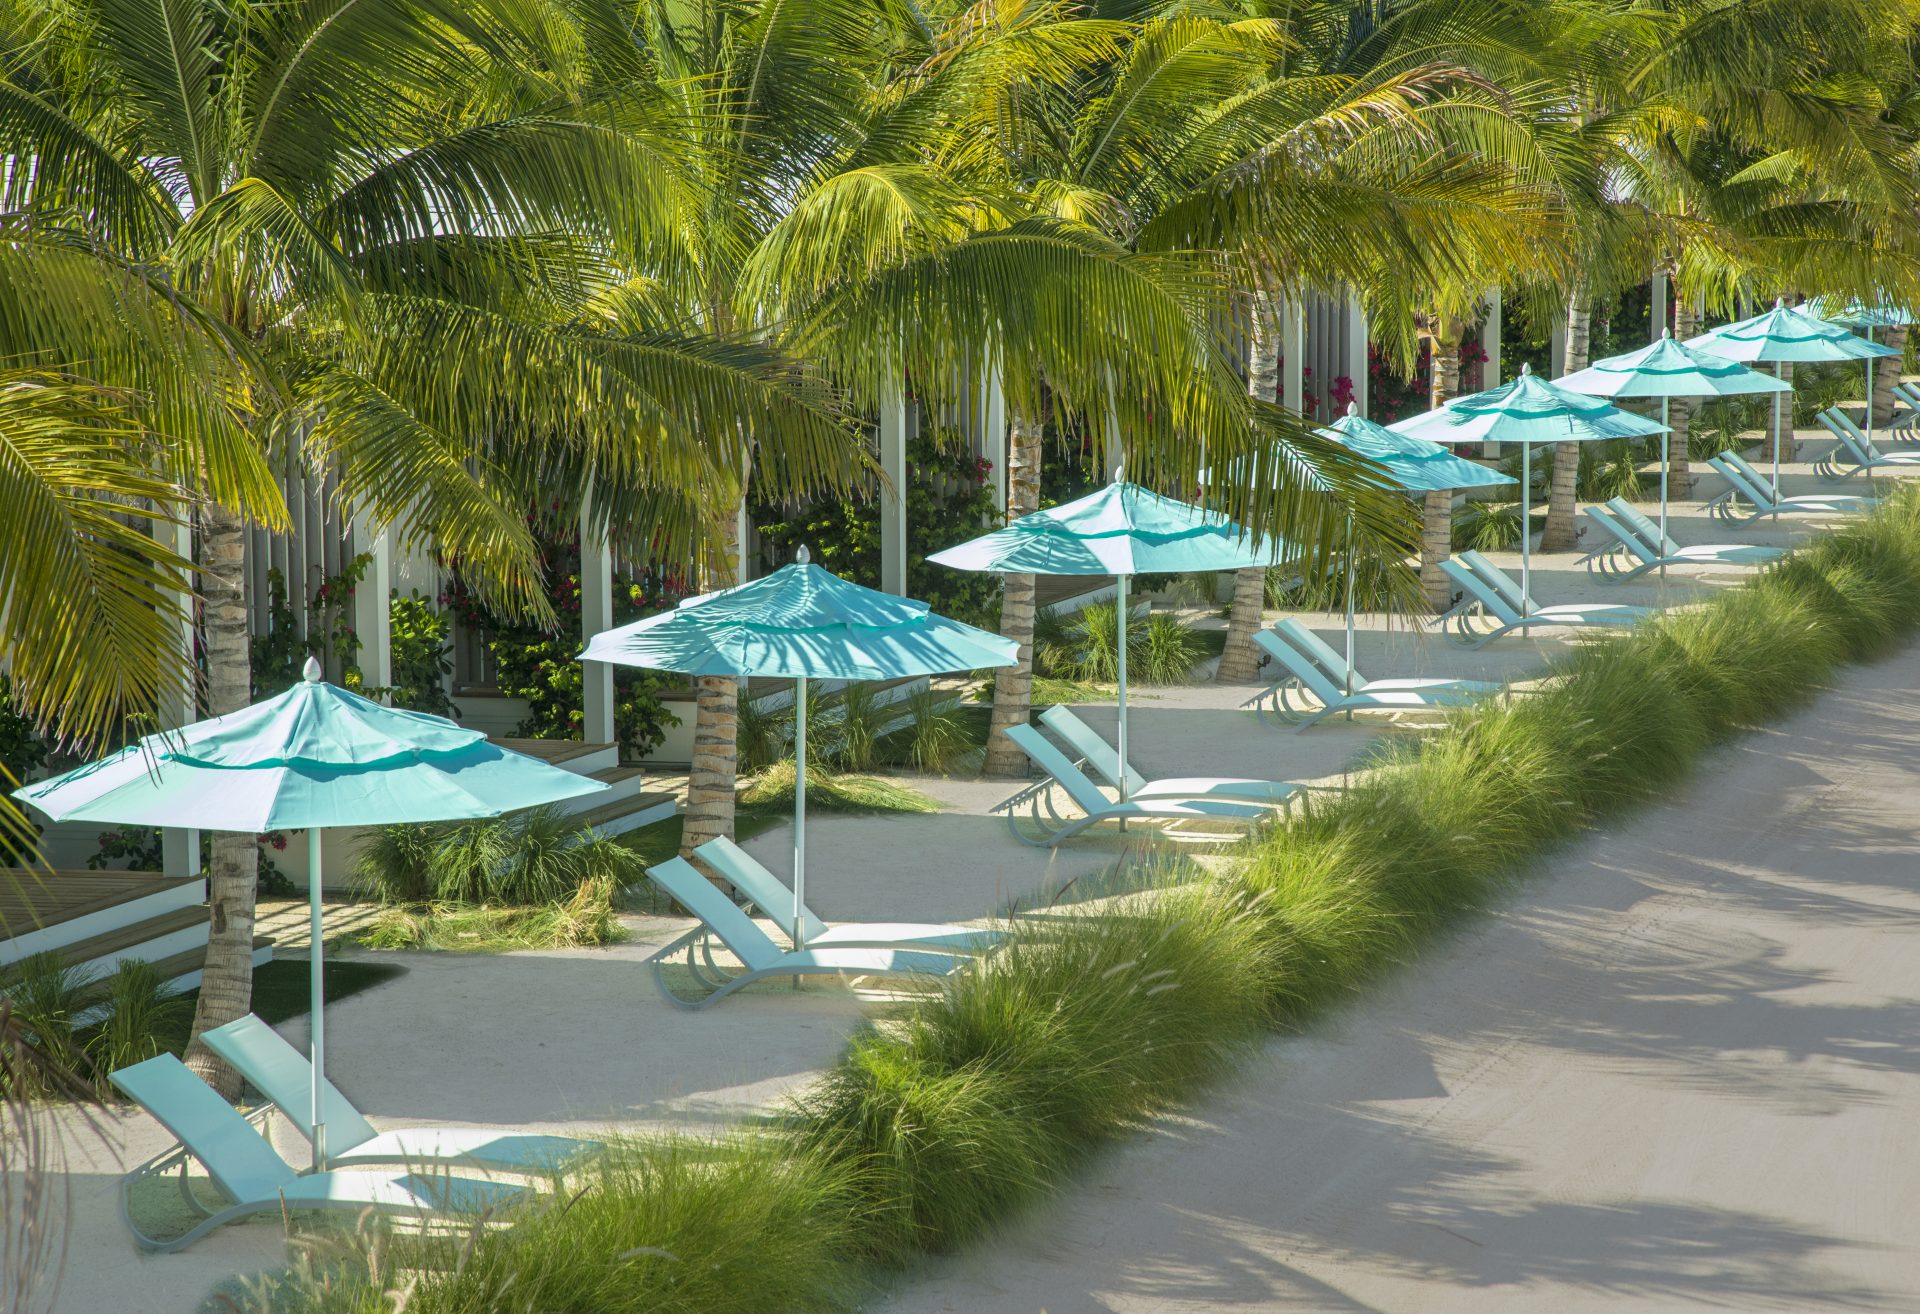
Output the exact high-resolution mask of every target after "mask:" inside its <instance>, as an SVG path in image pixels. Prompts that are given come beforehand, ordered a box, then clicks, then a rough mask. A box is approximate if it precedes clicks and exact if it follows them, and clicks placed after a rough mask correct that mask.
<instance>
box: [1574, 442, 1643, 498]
mask: <svg viewBox="0 0 1920 1314" xmlns="http://www.w3.org/2000/svg"><path fill="white" fill-rule="evenodd" d="M1645 459H1646V458H1645V454H1644V453H1643V452H1642V451H1641V450H1640V448H1639V446H1638V444H1636V443H1634V442H1632V441H1630V440H1627V439H1624V438H1623V439H1621V440H1619V441H1617V442H1602V443H1581V444H1580V468H1579V472H1578V473H1577V474H1576V475H1575V477H1574V478H1575V484H1576V495H1577V496H1578V497H1579V499H1580V500H1581V501H1583V502H1604V501H1606V500H1607V499H1608V498H1610V497H1623V498H1625V499H1626V500H1627V501H1629V502H1637V501H1639V500H1640V498H1641V497H1642V496H1643V495H1644V494H1645V492H1646V480H1645V479H1644V478H1643V477H1642V475H1641V473H1640V465H1641V462H1642V461H1643V460H1645Z"/></svg>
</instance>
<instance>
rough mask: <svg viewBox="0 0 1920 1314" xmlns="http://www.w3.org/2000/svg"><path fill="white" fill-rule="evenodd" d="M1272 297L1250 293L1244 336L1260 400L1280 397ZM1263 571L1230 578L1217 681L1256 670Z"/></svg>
mask: <svg viewBox="0 0 1920 1314" xmlns="http://www.w3.org/2000/svg"><path fill="white" fill-rule="evenodd" d="M1275 310H1276V307H1275V306H1274V304H1273V297H1272V296H1271V295H1269V294H1268V293H1265V292H1255V293H1254V294H1253V321H1252V325H1251V328H1250V331H1249V333H1248V335H1247V391H1248V393H1250V394H1251V395H1253V396H1255V397H1258V398H1260V399H1261V400H1263V401H1272V400H1274V399H1275V398H1276V397H1278V396H1279V394H1280V333H1279V323H1278V317H1277V316H1276V314H1275ZM1266 602H1267V572H1266V571H1265V570H1264V569H1261V570H1242V571H1237V572H1235V574H1234V578H1233V607H1232V609H1231V610H1230V611H1228V613H1227V642H1226V646H1225V647H1224V648H1222V649H1221V650H1220V669H1219V672H1218V674H1217V675H1216V676H1215V678H1216V679H1220V680H1235V681H1246V680H1251V679H1254V678H1255V677H1256V676H1257V675H1258V674H1259V671H1260V650H1259V649H1258V648H1255V647H1254V646H1253V636H1254V634H1255V633H1256V632H1257V631H1258V630H1259V628H1260V626H1261V623H1262V622H1263V621H1264V620H1265V619H1266V617H1265V616H1264V615H1263V614H1262V613H1263V611H1264V609H1265V607H1266Z"/></svg>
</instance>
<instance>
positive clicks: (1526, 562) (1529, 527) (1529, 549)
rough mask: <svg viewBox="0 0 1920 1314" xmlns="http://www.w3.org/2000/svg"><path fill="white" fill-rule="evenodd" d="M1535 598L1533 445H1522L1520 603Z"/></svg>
mask: <svg viewBox="0 0 1920 1314" xmlns="http://www.w3.org/2000/svg"><path fill="white" fill-rule="evenodd" d="M1532 596H1533V444H1532V443H1525V442H1523V443H1521V444H1520V601H1521V603H1522V604H1523V605H1524V604H1525V602H1526V600H1527V599H1528V598H1531V597H1532Z"/></svg>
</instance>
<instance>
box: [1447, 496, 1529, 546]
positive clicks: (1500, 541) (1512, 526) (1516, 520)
mask: <svg viewBox="0 0 1920 1314" xmlns="http://www.w3.org/2000/svg"><path fill="white" fill-rule="evenodd" d="M1519 542H1520V504H1519V503H1518V502H1482V501H1478V500H1475V499H1471V498H1470V499H1468V501H1467V504H1466V505H1465V506H1463V507H1461V508H1460V509H1459V510H1458V511H1455V512H1454V513H1453V549H1454V551H1456V552H1464V551H1466V550H1468V549H1472V550H1473V551H1475V552H1500V551H1504V550H1505V549H1507V548H1510V547H1513V546H1515V545H1516V544H1518V543H1519Z"/></svg>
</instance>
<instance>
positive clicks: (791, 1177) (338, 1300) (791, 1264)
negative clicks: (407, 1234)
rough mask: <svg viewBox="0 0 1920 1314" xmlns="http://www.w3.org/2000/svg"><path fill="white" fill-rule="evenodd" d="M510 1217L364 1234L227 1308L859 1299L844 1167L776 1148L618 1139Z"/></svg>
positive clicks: (732, 1308)
mask: <svg viewBox="0 0 1920 1314" xmlns="http://www.w3.org/2000/svg"><path fill="white" fill-rule="evenodd" d="M516 1215H517V1216H514V1217H512V1225H511V1226H510V1227H506V1228H499V1227H493V1228H488V1227H486V1226H484V1225H483V1226H481V1227H479V1228H477V1229H475V1230H474V1231H472V1232H469V1233H467V1234H464V1235H461V1236H456V1237H453V1238H450V1239H439V1240H432V1241H426V1242H416V1241H407V1242H405V1243H404V1244H402V1243H401V1242H400V1241H399V1240H398V1239H396V1238H393V1237H387V1236H383V1235H382V1234H381V1233H380V1232H379V1231H377V1230H364V1231H362V1232H361V1233H360V1234H359V1235H357V1236H353V1237H349V1238H345V1239H343V1240H341V1241H338V1242H335V1243H334V1244H332V1245H331V1246H327V1245H323V1246H320V1247H316V1248H315V1256H314V1259H313V1260H310V1261H309V1262H308V1263H306V1264H303V1265H300V1266H298V1267H296V1268H295V1269H294V1270H292V1271H291V1272H289V1273H287V1274H284V1275H282V1276H279V1277H277V1278H274V1279H269V1280H267V1281H264V1282H254V1283H249V1284H247V1287H248V1289H246V1290H245V1291H244V1292H243V1293H241V1294H240V1296H239V1298H238V1299H236V1298H234V1297H233V1296H229V1297H228V1299H229V1300H230V1301H231V1303H232V1304H233V1305H234V1307H235V1308H245V1309H252V1310H263V1311H264V1310H275V1311H280V1310H286V1311H291V1310H299V1311H300V1312H301V1314H394V1311H395V1310H396V1309H404V1310H405V1311H406V1314H480V1312H481V1311H487V1312H491V1311H496V1310H498V1311H507V1310H515V1311H517V1310H533V1311H538V1314H780V1312H782V1311H806V1314H832V1312H833V1311H837V1310H846V1309H850V1308H852V1306H853V1302H854V1300H855V1299H856V1298H857V1297H858V1296H859V1295H860V1294H861V1293H862V1292H863V1291H864V1290H865V1286H866V1284H865V1283H864V1282H863V1280H862V1277H861V1274H860V1272H859V1271H858V1270H857V1269H856V1268H855V1267H854V1266H853V1265H852V1264H851V1263H850V1262H849V1260H848V1256H849V1255H850V1254H851V1253H852V1251H853V1248H854V1247H853V1236H852V1233H853V1231H854V1229H855V1228H856V1226H857V1221H858V1220H857V1217H856V1215H855V1214H854V1213H853V1212H852V1211H851V1210H850V1209H849V1208H848V1199H847V1186H846V1182H845V1169H844V1166H843V1165H839V1164H835V1163H832V1162H829V1161H827V1160H825V1159H823V1158H822V1157H821V1156H819V1155H816V1154H808V1153H804V1152H797V1151H796V1150H795V1149H794V1147H793V1146H792V1145H791V1144H790V1143H789V1142H787V1141H786V1140H784V1139H781V1140H775V1139H772V1138H770V1137H764V1136H762V1137H755V1136H745V1135H743V1136H736V1137H732V1138H728V1139H725V1140H721V1141H718V1142H707V1141H700V1140H692V1139H687V1138H662V1139H656V1140H626V1141H616V1142H615V1143H613V1144H612V1145H611V1146H609V1148H608V1149H607V1151H606V1153H605V1154H604V1155H603V1156H602V1157H601V1159H600V1160H599V1161H598V1162H597V1163H596V1164H595V1165H593V1166H591V1167H589V1168H587V1169H586V1170H585V1171H584V1172H582V1173H580V1174H579V1175H577V1177H575V1178H573V1179H570V1180H568V1181H565V1182H561V1183H558V1184H557V1188H556V1189H555V1190H552V1191H550V1192H544V1193H543V1194H542V1196H541V1197H540V1199H539V1200H538V1201H537V1202H535V1203H533V1204H532V1205H530V1206H528V1207H524V1208H522V1209H521V1210H518V1211H516ZM316 1261H317V1262H316ZM395 1268H398V1269H399V1270H400V1272H398V1273H397V1274H396V1273H395V1272H394V1271H393V1270H394V1269H395ZM402 1293H404V1294H402Z"/></svg>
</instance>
